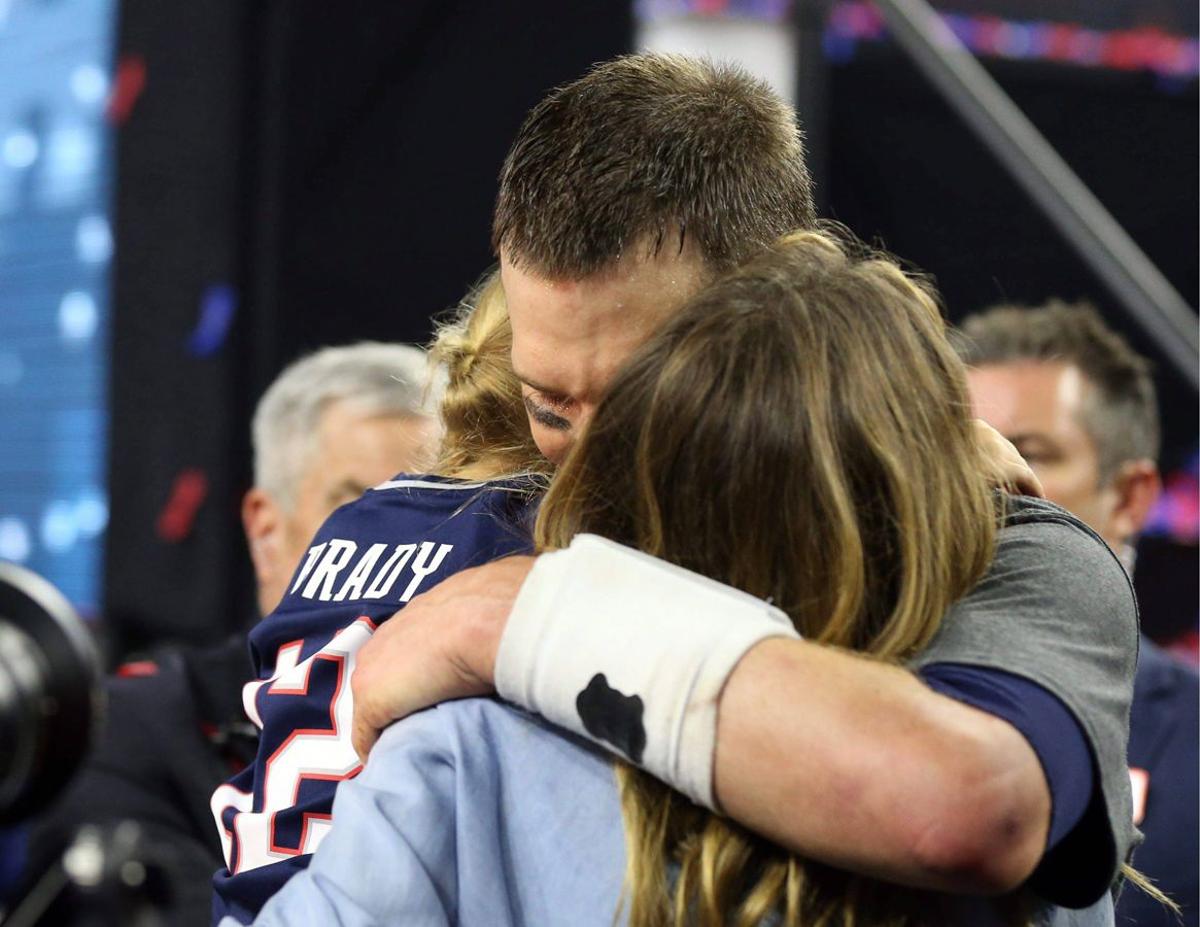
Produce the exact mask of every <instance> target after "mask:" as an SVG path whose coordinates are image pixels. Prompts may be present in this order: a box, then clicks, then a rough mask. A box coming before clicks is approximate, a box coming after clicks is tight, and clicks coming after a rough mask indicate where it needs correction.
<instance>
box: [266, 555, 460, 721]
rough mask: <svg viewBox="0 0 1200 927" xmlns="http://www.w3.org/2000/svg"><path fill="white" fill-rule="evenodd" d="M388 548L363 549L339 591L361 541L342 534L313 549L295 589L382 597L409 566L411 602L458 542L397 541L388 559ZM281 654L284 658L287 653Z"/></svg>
mask: <svg viewBox="0 0 1200 927" xmlns="http://www.w3.org/2000/svg"><path fill="white" fill-rule="evenodd" d="M387 549H388V545H387V544H372V545H371V546H370V547H368V548H367V549H366V550H365V551H363V553H362V555H361V556H360V557H359V558H358V562H357V563H354V567H353V569H351V570H350V572H349V574H347V576H346V579H345V581H344V582H342V584H341V586H340V587H339V588H338V590H337V594H336V595H335V594H334V591H333V590H334V586H335V584H336V583H337V580H338V577H339V576H340V575H341V574H342V573H343V572H344V571H345V570H346V568H347V567H348V566H350V564H351V563H352V562H353V561H354V558H355V554H357V553H358V545H357V544H356V543H355V542H354V541H347V540H344V539H342V538H332V539H331V540H329V541H326V542H325V543H324V544H318V545H316V546H315V547H312V548H310V549H309V551H308V556H307V558H306V560H305V562H304V566H303V567H302V568H301V570H300V575H299V576H298V577H297V578H296V582H295V583H293V585H292V593H295V592H296V590H297V589H300V588H301V586H303V587H304V588H303V589H302V590H301V592H300V596H301V597H302V598H305V599H317V600H319V601H322V602H328V601H330V600H332V601H334V602H357V601H358V600H359V599H382V598H385V597H386V596H388V595H389V594H390V593H391V591H392V589H393V588H394V587H395V585H396V583H397V581H398V580H399V579H400V577H401V576H402V575H403V574H404V571H405V570H408V571H409V572H410V573H411V576H410V577H409V580H408V583H407V585H405V587H404V591H403V592H402V593H401V594H400V598H399V600H398V601H400V602H407V601H408V600H409V599H411V598H412V597H413V596H414V595H416V594H417V591H418V590H419V589H420V588H421V585H422V584H423V583H424V582H425V578H426V577H428V576H430V575H432V574H433V573H436V572H437V571H438V569H439V568H440V567H441V565H442V563H443V562H445V560H446V555H447V554H449V553H450V551H452V550H454V545H453V544H435V543H434V542H433V541H421V542H420V543H419V544H397V545H396V546H395V547H394V548H393V549H392V552H391V554H390V555H389V556H388V557H387V559H384V556H383V555H384V553H385V552H386V551H387ZM414 554H415V555H416V556H414ZM381 560H382V561H383V563H382V564H380V561H381ZM306 578H307V582H305V579H306ZM292 593H289V594H292ZM280 656H281V658H282V656H283V655H282V654H281V655H280ZM251 717H253V714H251Z"/></svg>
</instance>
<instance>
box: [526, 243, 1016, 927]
mask: <svg viewBox="0 0 1200 927" xmlns="http://www.w3.org/2000/svg"><path fill="white" fill-rule="evenodd" d="M852 249H853V246H849V245H846V244H843V243H841V242H840V241H838V240H837V239H835V238H834V237H832V236H831V235H829V234H826V233H822V232H800V233H795V234H793V235H791V236H789V237H787V238H785V239H784V240H782V241H781V242H780V243H778V244H777V246H776V247H774V248H773V249H772V250H771V251H769V252H768V253H766V254H764V255H763V256H761V257H759V258H757V259H755V260H754V261H752V262H750V263H749V264H747V265H746V266H745V267H743V268H742V269H741V270H739V271H737V272H735V273H734V274H733V275H731V276H730V277H727V278H725V279H723V280H721V281H719V282H717V283H716V284H714V285H713V286H711V287H709V288H708V289H707V290H705V291H704V292H702V293H701V294H699V295H698V296H697V297H695V298H694V299H692V300H691V301H690V302H689V303H688V304H687V306H685V307H684V308H683V309H682V310H681V311H680V312H679V313H678V315H676V316H675V317H673V318H672V320H671V321H669V322H668V323H667V325H666V327H665V329H664V330H663V331H662V332H661V333H660V334H659V335H657V336H656V337H655V338H654V339H652V341H651V342H650V343H649V344H648V345H646V346H645V347H644V348H643V349H642V350H641V351H640V352H639V353H638V354H637V355H636V356H635V358H634V359H633V360H632V361H631V362H630V363H629V364H628V365H627V367H626V368H625V369H624V370H623V371H622V373H621V374H619V375H618V377H617V378H616V380H615V382H614V383H613V384H612V385H611V387H610V389H609V392H608V394H607V396H606V398H605V399H604V400H603V402H602V403H601V405H600V407H599V409H598V410H597V412H596V415H595V418H594V420H593V422H592V423H591V425H590V427H589V429H588V432H587V433H586V435H585V436H584V437H583V438H582V439H581V441H580V443H579V445H578V446H577V447H576V448H575V449H574V451H573V452H572V453H571V454H570V455H569V457H568V459H567V461H566V462H565V463H564V465H563V467H562V468H561V470H560V471H559V473H558V476H557V477H556V480H555V482H554V484H553V485H552V487H551V490H550V492H549V494H548V495H547V497H546V499H545V501H544V503H543V506H542V509H541V512H540V515H539V520H538V527H537V532H536V533H537V538H538V542H539V544H540V545H541V546H542V547H560V546H564V545H565V544H567V543H569V541H570V539H571V537H572V536H573V535H574V534H576V533H577V532H580V531H590V532H593V533H597V534H601V535H605V536H607V537H610V538H613V539H615V540H618V541H621V542H623V543H626V544H629V545H631V546H634V547H637V548H639V549H641V550H644V551H646V552H648V553H651V554H654V555H656V556H659V557H662V558H664V559H666V560H669V561H672V562H675V563H678V564H680V565H681V566H684V567H687V568H689V569H692V570H695V571H697V572H700V573H703V574H706V575H708V576H711V577H713V578H715V579H718V580H721V581H723V582H726V583H729V584H731V585H733V586H737V587H739V588H741V589H744V590H745V591H747V592H749V593H751V594H753V595H756V596H759V597H761V598H764V599H771V600H772V601H773V602H774V603H775V604H776V605H778V606H779V607H780V608H782V609H783V610H784V611H785V612H786V613H787V614H788V615H789V616H790V617H791V619H792V621H793V622H794V623H795V625H796V628H797V629H798V630H799V631H800V633H801V634H802V635H804V636H805V637H806V638H807V639H809V640H812V641H816V642H819V643H822V644H826V645H832V646H837V647H843V648H848V649H852V650H855V651H859V652H862V653H865V654H869V655H871V656H873V657H874V658H877V659H879V660H884V661H889V662H893V663H895V662H900V661H903V660H904V659H905V658H906V657H908V656H910V655H912V654H913V653H915V652H916V651H919V650H920V649H921V648H923V647H924V646H925V645H926V644H928V642H929V641H930V639H931V638H932V637H933V635H934V633H935V632H936V631H937V629H938V625H939V622H940V620H941V617H942V615H943V614H944V613H945V611H946V609H947V608H948V607H949V605H950V604H951V603H952V602H954V601H955V600H956V599H958V598H959V597H961V596H962V595H963V594H964V593H966V592H967V591H968V590H969V589H970V588H971V587H972V586H973V585H974V584H975V583H976V582H977V581H978V580H979V579H980V577H981V576H982V575H983V573H984V571H985V569H986V567H987V565H988V564H989V562H990V560H991V556H992V553H993V549H994V543H995V532H996V524H997V517H996V508H995V500H994V497H993V494H992V492H991V490H990V488H989V486H988V485H987V481H986V478H985V477H984V475H983V473H984V470H983V466H982V463H981V460H980V453H979V449H978V448H977V445H976V439H975V433H974V430H973V427H972V424H971V420H970V414H969V404H968V399H967V392H966V384H965V377H964V372H963V367H962V364H961V363H960V362H959V360H958V358H957V356H956V355H955V353H954V351H953V349H952V348H951V346H950V345H949V343H948V342H947V339H946V336H945V330H944V323H943V321H942V317H941V315H940V313H939V311H938V306H937V304H936V301H935V299H934V297H933V295H932V293H931V291H930V290H928V289H927V288H926V287H925V286H924V285H923V284H922V283H921V282H920V281H919V280H916V279H913V278H912V277H910V276H908V275H906V274H905V273H904V272H903V271H902V270H901V269H900V268H899V267H898V266H897V265H896V263H895V262H894V261H892V260H890V259H889V258H887V257H885V256H882V255H871V254H863V253H857V252H855V251H854V250H852ZM618 774H619V779H620V787H621V799H622V809H623V814H624V821H625V830H626V845H627V858H628V866H627V872H626V896H625V900H626V902H627V904H628V906H629V913H630V923H631V924H632V925H634V927H651V925H654V927H658V925H668V924H673V925H678V927H682V925H684V924H688V925H700V927H705V925H717V924H721V925H725V924H738V925H749V924H757V923H760V922H761V921H762V920H763V919H764V918H766V917H767V916H768V915H771V914H772V913H774V914H776V915H777V916H778V917H779V918H780V922H781V923H782V924H785V925H799V924H805V925H858V924H868V923H869V924H872V925H874V924H889V925H891V924H894V925H906V924H915V923H925V922H927V921H928V918H929V913H928V905H927V904H926V905H922V904H921V900H922V898H923V897H924V898H925V900H926V901H928V896H922V894H921V893H920V892H918V891H915V890H908V889H904V888H900V887H896V886H892V885H888V884H885V883H883V882H880V881H877V880H873V879H869V878H865V877H860V876H855V875H852V874H849V873H845V872H841V871H839V870H835V869H833V868H831V867H827V866H823V865H820V864H817V863H814V862H812V861H808V860H804V859H801V858H799V857H796V856H794V855H792V854H789V853H787V852H785V851H783V850H781V849H779V848H778V847H776V846H774V845H773V844H770V843H768V842H767V841H765V840H762V839H760V838H758V837H756V836H754V835H752V834H750V833H748V832H747V831H745V830H744V829H742V828H741V827H739V826H737V825H736V824H733V823H732V822H729V821H727V820H724V819H722V818H719V817H717V816H715V815H713V814H710V813H708V812H706V811H704V810H703V809H699V808H697V807H695V806H694V805H691V804H690V803H689V802H688V801H687V800H686V799H685V798H682V797H681V796H679V795H677V794H676V793H674V792H673V791H671V790H670V789H669V788H667V787H666V786H664V785H662V784H660V783H658V782H657V781H655V780H653V779H651V778H650V777H648V776H647V775H645V774H644V773H642V772H640V771H637V770H635V769H632V768H629V767H623V766H622V767H619V770H618ZM669 873H674V876H673V883H672V878H671V876H670V875H669Z"/></svg>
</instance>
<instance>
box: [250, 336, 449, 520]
mask: <svg viewBox="0 0 1200 927" xmlns="http://www.w3.org/2000/svg"><path fill="white" fill-rule="evenodd" d="M433 392H434V390H433V389H432V387H431V377H430V371H429V362H428V359H427V358H426V355H425V352H424V351H422V350H421V349H420V348H417V347H414V346H412V345H408V344H385V343H383V342H379V341H363V342H360V343H358V344H351V345H346V346H344V347H335V348H322V349H321V350H319V351H316V352H314V353H312V354H309V355H308V356H306V357H302V358H301V359H300V360H297V361H294V362H293V363H292V364H290V365H289V366H288V367H286V368H285V369H284V371H283V373H281V374H280V375H279V376H278V377H277V378H276V380H275V382H273V383H272V384H271V386H270V387H269V388H268V389H267V391H266V392H265V393H264V394H263V397H262V399H260V400H259V402H258V407H257V408H256V409H255V411H254V421H253V423H252V425H251V435H252V439H253V442H254V482H255V484H256V485H257V486H258V487H259V488H261V489H264V490H266V491H267V492H269V493H270V494H271V495H272V496H274V497H275V499H276V501H277V502H278V503H279V504H280V505H282V506H283V507H284V508H285V509H291V508H292V506H293V505H294V504H295V501H296V499H295V494H296V490H297V487H298V484H299V481H300V479H301V477H302V475H303V473H304V471H305V469H306V468H307V467H308V466H309V464H310V462H311V459H312V455H313V453H314V452H315V450H316V445H317V435H318V428H319V426H320V422H321V415H322V414H323V413H324V412H325V410H326V409H327V408H328V407H329V406H330V405H332V404H333V403H335V402H345V403H350V404H351V405H352V406H353V407H354V408H355V409H356V410H361V411H362V412H363V413H364V414H366V415H398V416H411V417H413V418H418V417H431V416H432V415H433V409H432V405H431V403H432V402H433V401H434V399H435V397H433V396H432V395H431V394H432V393H433Z"/></svg>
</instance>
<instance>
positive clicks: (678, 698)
mask: <svg viewBox="0 0 1200 927" xmlns="http://www.w3.org/2000/svg"><path fill="white" fill-rule="evenodd" d="M769 637H799V635H798V634H797V633H796V630H795V628H793V627H792V624H791V622H790V621H789V620H788V618H787V616H786V615H785V614H784V613H783V612H781V611H780V610H779V609H777V608H773V607H772V606H770V605H768V604H767V603H765V602H763V601H762V600H760V599H756V598H754V597H753V596H750V595H747V594H745V593H744V592H740V591H738V590H736V589H732V588H730V587H728V586H724V585H722V584H720V583H717V582H714V581H713V580H711V579H708V578H707V577H704V576H700V575H698V574H696V573H692V572H689V571H688V570H684V569H682V568H680V567H677V566H674V565H673V564H669V563H664V562H663V561H661V560H656V559H654V558H653V557H650V556H647V555H646V554H643V553H640V552H638V551H635V550H631V549H629V548H627V547H622V546H621V545H620V544H615V543H613V542H612V541H608V540H605V539H604V538H600V537H596V536H595V535H588V534H583V535H578V536H577V537H576V538H575V540H574V541H573V542H572V543H571V546H570V547H569V548H567V549H566V550H561V551H556V552H554V553H551V554H543V555H542V556H541V557H539V558H538V560H537V563H536V565H535V566H534V568H533V570H532V571H531V572H530V574H529V576H528V578H527V579H526V580H525V583H524V585H523V586H522V587H521V591H520V593H519V594H518V596H517V600H516V602H515V603H514V605H513V610H512V614H511V615H510V616H509V619H508V625H507V627H506V628H505V631H504V634H503V636H502V637H501V639H500V649H499V652H498V653H497V656H496V690H497V691H498V692H499V693H500V695H501V696H502V697H503V698H506V699H508V700H509V701H512V702H515V703H517V704H518V705H521V706H523V707H525V708H528V709H529V710H531V711H534V712H537V713H538V714H540V715H542V716H543V717H545V718H546V719H548V720H550V721H552V722H554V723H555V724H558V725H560V726H562V727H565V728H568V729H569V730H572V731H576V732H577V733H580V734H583V735H584V736H586V737H590V738H591V739H592V740H595V741H597V742H599V743H603V744H605V745H606V746H607V747H609V748H610V749H612V748H616V749H617V750H618V751H620V752H621V753H623V754H624V755H625V756H627V757H628V758H629V759H631V760H632V761H633V762H635V763H636V764H637V765H639V766H641V767H643V768H644V769H646V770H647V771H648V772H650V773H651V774H653V775H654V776H656V777H657V778H659V779H662V780H663V781H664V782H666V783H667V784H669V785H671V786H673V787H674V788H676V789H678V790H679V791H681V792H683V793H684V794H686V795H687V796H688V797H690V798H691V799H692V800H693V801H695V802H698V803H699V804H701V805H704V806H706V807H708V808H715V806H716V804H715V799H714V796H713V789H712V778H713V776H712V767H713V753H714V748H715V745H716V727H717V701H718V699H719V698H720V696H721V691H722V689H723V688H724V686H725V681H726V679H727V678H728V677H729V674H730V673H732V672H733V669H734V667H735V666H736V665H737V663H738V661H739V660H741V658H742V656H743V655H744V654H745V653H746V651H747V650H749V649H750V648H751V647H753V646H754V645H755V644H757V643H758V642H759V641H762V640H764V639H766V638H769Z"/></svg>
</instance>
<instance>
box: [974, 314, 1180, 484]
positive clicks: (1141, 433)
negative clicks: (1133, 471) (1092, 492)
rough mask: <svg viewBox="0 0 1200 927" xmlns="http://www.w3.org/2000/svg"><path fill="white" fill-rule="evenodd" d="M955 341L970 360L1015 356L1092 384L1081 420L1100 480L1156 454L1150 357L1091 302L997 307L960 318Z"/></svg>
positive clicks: (979, 362) (1013, 358)
mask: <svg viewBox="0 0 1200 927" xmlns="http://www.w3.org/2000/svg"><path fill="white" fill-rule="evenodd" d="M957 344H958V348H959V353H960V355H961V356H962V358H963V360H964V361H965V362H966V363H967V364H969V365H971V366H972V367H983V366H986V365H988V364H1006V363H1012V362H1016V361H1045V362H1047V363H1050V362H1061V363H1066V364H1071V365H1073V366H1075V367H1078V368H1079V372H1080V373H1082V374H1083V375H1084V376H1085V377H1086V378H1087V380H1088V382H1089V383H1091V385H1092V387H1093V389H1092V390H1091V391H1090V396H1089V397H1088V399H1086V400H1085V403H1084V407H1083V410H1082V413H1081V422H1080V423H1081V424H1082V425H1083V427H1084V429H1085V430H1086V431H1087V433H1088V436H1089V437H1090V438H1091V439H1092V442H1093V443H1094V444H1095V445H1096V452H1097V455H1098V456H1099V461H1100V479H1101V482H1102V483H1107V482H1108V481H1109V480H1110V479H1111V478H1112V477H1113V476H1115V475H1116V473H1117V471H1118V470H1119V469H1120V467H1121V465H1122V464H1124V463H1126V462H1127V461H1130V460H1141V459H1149V460H1154V459H1155V458H1157V457H1158V447H1159V424H1158V402H1157V400H1156V398H1155V390H1154V380H1153V379H1152V377H1151V375H1150V374H1151V365H1150V362H1149V361H1148V360H1146V358H1144V357H1142V356H1141V355H1140V354H1138V353H1137V352H1136V351H1134V350H1133V348H1131V347H1130V346H1129V343H1128V342H1127V341H1126V340H1125V339H1124V338H1122V337H1121V336H1120V335H1118V334H1117V333H1116V332H1115V331H1113V330H1112V329H1111V328H1109V327H1108V326H1107V325H1105V324H1104V321H1103V320H1102V319H1101V318H1100V314H1099V313H1098V312H1096V310H1095V308H1093V307H1092V306H1090V305H1088V304H1087V303H1076V304H1071V303H1065V302H1062V301H1061V300H1051V301H1050V302H1048V303H1046V304H1045V305H1044V306H1038V307H1030V306H1018V305H1001V306H994V307H992V308H991V309H988V310H987V311H985V312H982V313H980V314H978V315H973V316H970V317H968V318H967V319H966V320H965V321H964V322H963V324H962V332H961V334H960V336H959V338H958V339H957Z"/></svg>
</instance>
